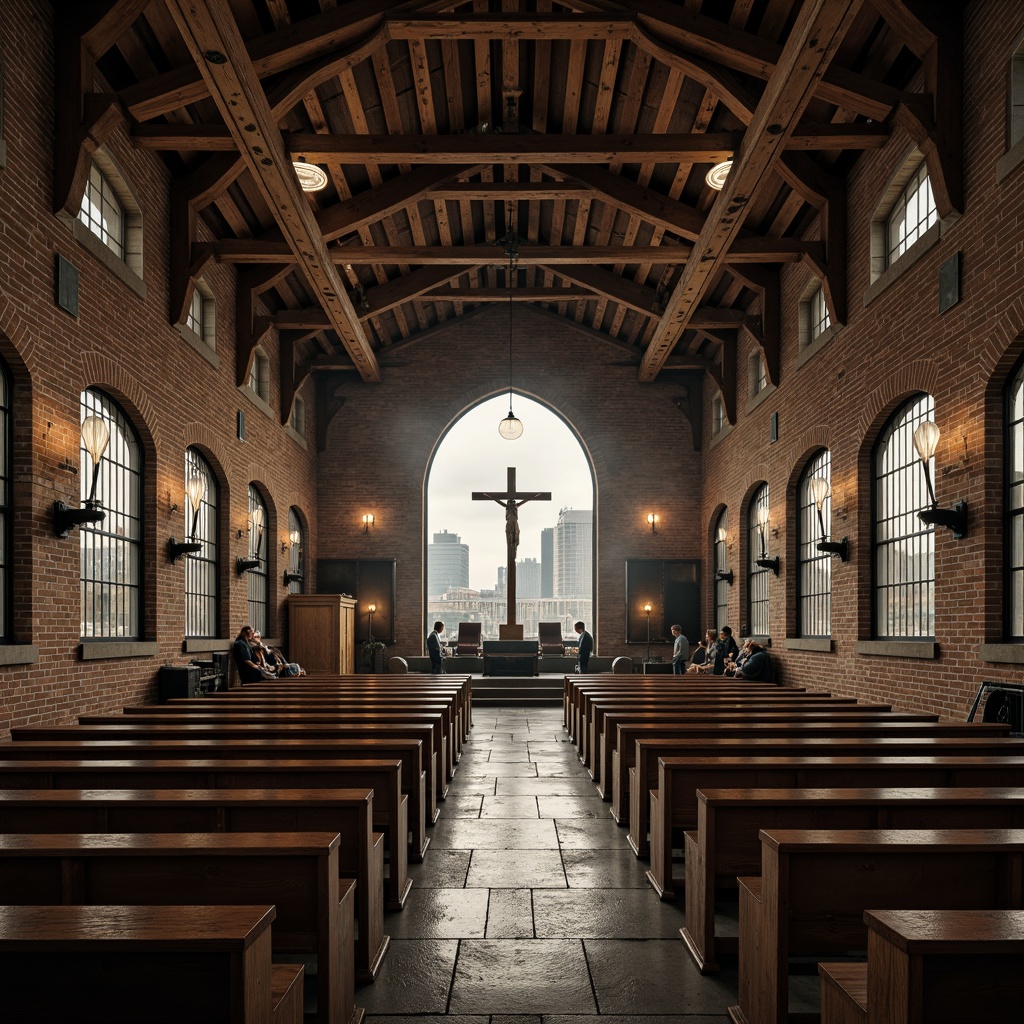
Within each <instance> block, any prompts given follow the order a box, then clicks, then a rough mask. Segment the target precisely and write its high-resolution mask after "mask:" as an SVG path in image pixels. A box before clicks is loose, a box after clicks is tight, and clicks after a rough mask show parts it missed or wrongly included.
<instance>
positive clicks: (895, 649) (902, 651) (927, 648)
mask: <svg viewBox="0 0 1024 1024" xmlns="http://www.w3.org/2000/svg"><path fill="white" fill-rule="evenodd" d="M853 651H854V654H865V655H867V656H868V657H873V658H919V659H925V660H934V659H935V658H937V657H938V656H939V645H938V644H937V643H936V642H935V641H934V640H858V641H857V643H856V644H854V648H853Z"/></svg>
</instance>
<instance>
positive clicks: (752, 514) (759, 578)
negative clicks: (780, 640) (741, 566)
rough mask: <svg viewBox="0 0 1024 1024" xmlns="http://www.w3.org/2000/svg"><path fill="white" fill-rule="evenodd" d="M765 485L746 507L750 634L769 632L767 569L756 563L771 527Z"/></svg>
mask: <svg viewBox="0 0 1024 1024" xmlns="http://www.w3.org/2000/svg"><path fill="white" fill-rule="evenodd" d="M768 508H769V506H768V485H767V484H762V485H761V486H760V487H759V488H758V489H757V490H756V491H755V492H754V495H753V497H751V499H750V505H749V506H748V508H747V525H748V531H749V533H748V539H747V608H748V612H749V617H748V622H749V626H750V634H751V636H770V635H771V633H770V629H769V620H768V573H769V570H768V569H766V568H765V567H763V566H760V565H758V564H757V562H758V559H762V560H763V559H767V558H768V550H769V543H768V542H769V541H770V540H771V529H770V524H769V521H768Z"/></svg>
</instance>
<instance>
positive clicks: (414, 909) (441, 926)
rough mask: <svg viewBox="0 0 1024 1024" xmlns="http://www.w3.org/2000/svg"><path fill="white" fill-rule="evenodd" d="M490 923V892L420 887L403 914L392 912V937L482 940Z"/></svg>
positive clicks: (390, 919)
mask: <svg viewBox="0 0 1024 1024" xmlns="http://www.w3.org/2000/svg"><path fill="white" fill-rule="evenodd" d="M486 926H487V893H486V892H485V891H484V890H482V889H463V888H457V889H430V888H427V887H423V888H419V889H417V888H416V886H413V888H412V891H411V892H410V893H409V898H408V899H407V900H406V901H405V906H404V907H403V908H402V911H401V913H398V914H390V915H389V916H388V919H387V925H386V930H387V931H388V932H390V933H391V937H392V939H482V938H483V937H484V934H485V930H486Z"/></svg>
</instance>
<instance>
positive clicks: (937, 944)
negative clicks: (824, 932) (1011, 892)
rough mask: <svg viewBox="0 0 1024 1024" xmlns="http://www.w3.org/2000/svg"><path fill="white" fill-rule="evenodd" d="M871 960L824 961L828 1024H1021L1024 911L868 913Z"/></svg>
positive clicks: (821, 966)
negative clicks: (959, 1023) (963, 1023)
mask: <svg viewBox="0 0 1024 1024" xmlns="http://www.w3.org/2000/svg"><path fill="white" fill-rule="evenodd" d="M864 923H865V924H866V925H867V929H868V959H867V963H843V964H818V973H819V974H820V975H821V1022H822V1024H930V1022H934V1021H940V1020H941V1021H984V1022H985V1024H1015V1022H1017V1021H1019V1020H1020V1019H1021V1005H1022V1004H1024V970H1022V968H1024V911H1021V910H868V911H866V912H865V914H864Z"/></svg>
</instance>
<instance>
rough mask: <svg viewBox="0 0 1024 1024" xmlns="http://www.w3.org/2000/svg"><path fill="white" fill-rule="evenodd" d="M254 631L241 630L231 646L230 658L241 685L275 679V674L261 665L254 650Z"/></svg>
mask: <svg viewBox="0 0 1024 1024" xmlns="http://www.w3.org/2000/svg"><path fill="white" fill-rule="evenodd" d="M255 635H256V631H255V630H254V629H253V628H252V626H249V625H245V626H243V627H242V628H241V630H240V631H239V633H238V636H237V637H235V642H234V643H233V644H232V645H231V656H232V657H233V658H234V659H235V668H236V669H238V679H239V682H242V683H258V682H259V681H260V680H261V679H275V678H276V674H275V673H273V672H271V671H270V670H269V669H268V668H266V666H264V665H261V664H260V662H259V660H258V658H257V653H256V650H255V649H254V648H255Z"/></svg>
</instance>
